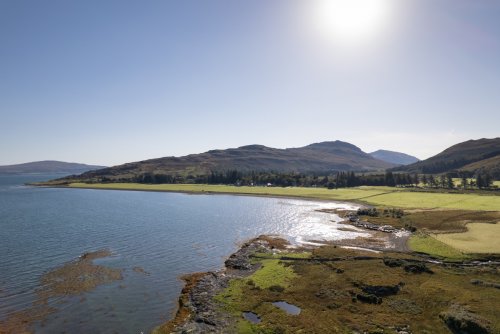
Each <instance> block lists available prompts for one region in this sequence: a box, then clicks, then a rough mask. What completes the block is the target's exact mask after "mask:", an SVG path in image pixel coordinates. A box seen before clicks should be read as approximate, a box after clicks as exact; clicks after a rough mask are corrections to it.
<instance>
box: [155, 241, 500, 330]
mask: <svg viewBox="0 0 500 334" xmlns="http://www.w3.org/2000/svg"><path fill="white" fill-rule="evenodd" d="M288 246H289V244H288V243H287V242H286V241H285V240H283V239H279V238H273V237H269V236H265V235H261V236H259V237H257V238H254V239H251V240H249V241H247V242H245V243H244V244H243V245H242V246H241V247H240V248H239V250H238V251H236V252H235V253H233V254H232V255H231V256H230V257H229V258H228V259H227V260H226V261H225V263H224V268H223V269H220V270H218V271H213V272H206V273H193V274H189V275H185V276H183V277H182V279H183V280H184V281H185V282H186V284H185V286H184V288H183V289H182V293H181V295H180V296H179V298H178V310H177V312H176V315H175V317H174V318H173V319H172V320H170V321H168V322H166V323H164V324H162V325H160V326H158V327H156V328H155V329H154V330H153V332H152V334H167V333H175V334H180V333H261V332H267V331H269V332H275V331H274V330H278V332H283V333H289V332H290V333H292V332H296V331H297V330H299V331H300V328H301V326H302V327H303V326H306V327H305V328H304V329H306V332H321V333H323V332H325V333H327V332H328V333H331V332H339V333H344V332H353V331H354V332H366V333H368V332H370V333H372V332H373V333H375V332H376V333H379V332H385V330H388V331H389V332H391V333H397V334H411V333H420V332H422V330H424V331H425V332H428V330H429V329H432V330H433V331H432V332H436V333H445V332H448V331H449V330H451V331H452V332H454V331H455V330H456V329H457V328H456V326H457V324H462V325H463V326H466V327H464V328H478V329H479V330H481V331H480V332H478V333H495V332H496V331H495V328H498V326H499V325H500V324H499V322H498V319H497V320H495V314H494V310H491V308H489V307H488V306H487V304H484V305H483V308H482V309H481V312H479V313H477V312H476V310H474V309H473V310H471V309H470V307H469V305H468V304H469V303H472V304H471V305H474V300H475V298H478V297H476V296H483V297H484V298H486V297H485V296H488V297H487V298H490V299H491V301H494V300H496V299H495V298H498V296H497V297H495V292H496V291H495V289H496V290H498V289H499V286H500V285H498V284H496V283H491V282H490V281H484V279H485V278H486V279H488V278H490V277H491V275H492V274H493V275H495V273H497V272H498V263H496V264H494V263H488V262H484V263H482V264H474V263H471V262H463V263H461V264H460V263H453V262H445V261H443V262H437V261H435V260H434V259H432V258H431V257H428V256H422V254H420V255H419V254H415V253H413V252H410V253H398V252H394V251H390V250H389V251H386V252H377V253H372V252H368V251H367V250H366V249H358V248H356V247H351V248H349V247H345V248H344V247H343V246H338V247H337V246H335V245H329V246H326V247H313V248H307V249H304V248H298V249H297V248H296V249H290V248H289V247H288ZM307 254H308V255H307ZM304 255H305V256H304ZM266 261H271V262H273V261H274V263H276V264H277V266H279V267H281V268H282V270H287V269H286V268H288V267H289V266H291V267H293V268H297V270H298V271H297V272H298V274H293V276H292V278H290V279H294V283H293V284H288V285H287V284H283V283H284V281H281V282H280V280H279V279H278V282H275V281H272V282H268V283H269V285H268V286H267V287H266V286H259V282H258V281H257V278H258V276H259V275H258V274H259V273H262V272H263V271H265V270H266V268H269V267H270V266H272V264H271V263H270V262H266ZM475 266H477V268H476V267H475ZM403 269H404V270H403ZM318 270H319V271H318ZM379 270H380V271H381V272H380V273H377V274H375V273H376V272H378V271H379ZM268 271H269V269H268ZM292 271H295V269H294V270H292ZM310 271H313V273H312V274H310ZM320 273H321V274H320ZM325 274H326V276H324V275H325ZM307 275H311V276H310V277H308V276H307ZM319 275H323V276H322V277H318V276H319ZM462 276H464V277H462ZM260 277H261V278H262V274H261V276H260ZM327 277H331V278H329V279H328V280H326V281H325V280H324V279H325V278H327ZM333 277H335V278H333ZM332 278H333V280H332ZM353 278H356V279H355V280H353ZM428 280H429V281H431V282H433V283H431V284H430V285H428V283H426V282H427V281H428ZM437 282H439V283H440V284H444V285H445V286H446V288H445V289H444V290H442V291H438V290H439V289H438V290H436V289H434V288H433V285H434V284H436V283H437ZM235 283H236V284H235ZM271 284H272V285H271ZM304 286H305V287H306V289H305V290H303V289H304ZM456 287H461V288H466V289H467V290H470V289H472V291H475V292H474V294H473V295H472V296H470V295H468V294H469V293H470V291H469V293H467V294H465V295H463V296H462V297H464V299H462V300H459V301H454V302H453V303H451V304H449V303H448V302H446V303H434V304H433V303H431V304H429V303H428V302H427V300H428V299H429V298H430V299H432V300H434V299H435V298H438V299H439V300H448V298H455V297H454V296H455V294H454V292H453V291H455V289H450V288H456ZM238 289H243V291H239V292H238ZM422 289H423V290H422ZM473 289H476V290H473ZM478 289H479V290H478ZM245 291H246V292H245ZM304 292H305V293H306V294H304ZM443 293H444V294H445V296H443ZM477 294H479V295H477ZM256 295H260V297H256ZM248 299H250V301H247V300H248ZM459 299H460V298H459ZM436 300H437V299H436ZM278 301H283V302H285V303H290V304H291V305H292V306H296V305H298V308H299V310H300V311H302V313H300V315H299V314H295V315H290V314H289V315H287V314H286V312H285V313H284V312H283V311H280V310H278V309H277V308H276V307H274V306H272V304H273V302H278ZM318 304H319V305H318ZM325 306H326V307H325ZM312 307H315V308H319V309H316V310H314V309H312ZM476 307H477V306H476ZM381 309H382V310H381ZM379 310H380V311H379ZM318 311H319V312H323V313H324V312H331V315H330V316H329V317H327V316H326V313H324V315H322V317H317V314H318V313H317V312H318ZM388 311H390V312H388ZM273 312H274V313H273ZM374 312H375V313H374ZM379 312H380V314H378V313H379ZM245 313H251V314H253V315H254V316H256V317H257V318H256V319H258V321H257V322H253V321H251V320H248V319H247V318H246V317H245ZM269 313H272V314H269ZM302 314H303V315H302ZM328 314H330V313H328ZM337 314H339V315H338V318H337ZM375 314H377V315H376V316H375ZM350 316H354V318H352V320H351V318H350ZM331 317H333V318H335V319H332V318H331ZM311 319H313V320H314V321H315V322H316V323H321V322H323V321H325V323H324V324H322V325H320V326H319V327H308V326H314V325H312V323H311V322H310V321H311ZM424 319H425V320H424ZM346 320H348V322H347V323H345V321H346ZM315 325H317V324H315ZM280 326H281V327H280ZM288 326H291V327H288ZM321 326H323V327H321ZM324 326H328V327H324ZM329 326H332V327H329ZM326 329H327V330H326ZM377 329H378V330H381V331H377ZM373 330H375V331H373Z"/></svg>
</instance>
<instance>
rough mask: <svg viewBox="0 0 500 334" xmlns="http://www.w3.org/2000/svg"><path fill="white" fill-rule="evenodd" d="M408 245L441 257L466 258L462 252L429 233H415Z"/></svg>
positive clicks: (450, 258)
mask: <svg viewBox="0 0 500 334" xmlns="http://www.w3.org/2000/svg"><path fill="white" fill-rule="evenodd" d="M457 234H462V233H457ZM408 245H409V246H410V248H411V249H412V250H413V251H416V252H422V253H426V254H429V255H432V256H437V257H442V258H445V259H447V260H465V259H467V258H468V256H467V255H465V254H464V253H462V252H460V251H459V250H457V249H455V248H453V247H451V246H449V245H448V244H446V243H444V242H441V241H439V240H437V239H436V238H434V237H432V236H430V235H421V234H415V235H413V236H412V237H411V238H410V240H409V242H408Z"/></svg>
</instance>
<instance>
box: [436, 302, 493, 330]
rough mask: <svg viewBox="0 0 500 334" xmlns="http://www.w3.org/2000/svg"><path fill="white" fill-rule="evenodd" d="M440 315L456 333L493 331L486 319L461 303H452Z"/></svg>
mask: <svg viewBox="0 0 500 334" xmlns="http://www.w3.org/2000/svg"><path fill="white" fill-rule="evenodd" d="M439 317H440V318H441V319H442V320H443V321H444V322H445V324H446V326H448V328H449V329H450V331H451V332H452V333H454V334H490V333H493V332H492V331H491V328H490V324H489V322H488V321H487V320H486V319H483V318H481V317H480V316H478V315H477V314H474V313H472V312H470V311H468V310H466V309H465V308H464V307H462V306H460V305H452V306H451V307H450V308H449V309H448V311H446V312H443V313H441V314H440V315H439Z"/></svg>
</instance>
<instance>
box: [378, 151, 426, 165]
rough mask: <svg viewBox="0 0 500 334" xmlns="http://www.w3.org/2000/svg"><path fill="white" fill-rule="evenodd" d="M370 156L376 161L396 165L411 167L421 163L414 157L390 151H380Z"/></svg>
mask: <svg viewBox="0 0 500 334" xmlns="http://www.w3.org/2000/svg"><path fill="white" fill-rule="evenodd" d="M368 154H369V155H371V156H372V157H374V158H375V159H379V160H382V161H386V162H390V163H392V164H395V165H409V164H412V163H415V162H417V161H419V159H418V158H416V157H414V156H412V155H409V154H405V153H401V152H394V151H388V150H378V151H375V152H371V153H368Z"/></svg>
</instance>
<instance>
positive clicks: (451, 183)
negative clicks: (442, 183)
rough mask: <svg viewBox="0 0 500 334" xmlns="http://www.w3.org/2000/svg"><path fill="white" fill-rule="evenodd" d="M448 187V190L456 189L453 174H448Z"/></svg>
mask: <svg viewBox="0 0 500 334" xmlns="http://www.w3.org/2000/svg"><path fill="white" fill-rule="evenodd" d="M446 186H447V187H448V189H453V188H455V184H454V183H453V177H452V176H451V174H446Z"/></svg>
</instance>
